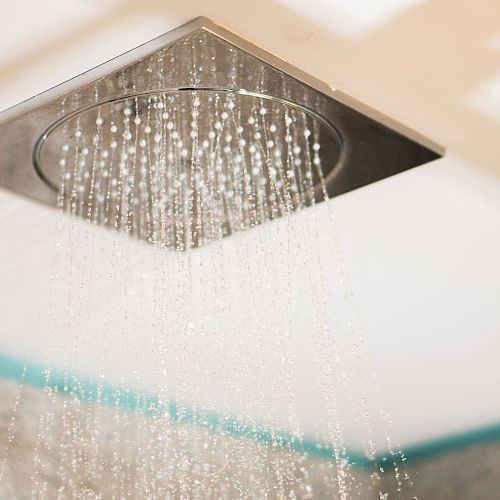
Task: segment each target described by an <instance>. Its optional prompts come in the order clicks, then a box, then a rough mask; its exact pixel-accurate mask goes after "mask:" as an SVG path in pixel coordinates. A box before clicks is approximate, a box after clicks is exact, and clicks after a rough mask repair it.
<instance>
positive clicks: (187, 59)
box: [0, 18, 442, 250]
mask: <svg viewBox="0 0 500 500" xmlns="http://www.w3.org/2000/svg"><path fill="white" fill-rule="evenodd" d="M0 150H1V151H2V158H1V160H0V185H1V186H3V187H6V188H8V189H11V190H12V191H15V192H17V193H20V194H23V195H26V196H29V197H31V198H34V199H36V200H39V201H42V202H45V203H49V204H52V205H59V207H60V208H65V209H66V210H68V211H69V212H70V213H72V214H74V215H78V216H81V217H83V218H85V219H87V220H88V221H89V222H96V223H101V224H104V225H108V226H111V227H115V228H116V229H125V230H127V231H128V232H130V233H131V234H133V235H135V236H137V237H139V238H141V239H146V240H149V241H154V242H160V243H162V244H163V245H165V246H168V247H173V248H176V249H181V250H182V249H185V248H187V247H192V246H199V245H201V244H203V243H204V242H208V241H212V240H214V239H218V238H219V237H221V236H225V235H228V234H231V233H233V232H235V231H239V230H242V229H246V228H248V227H252V226H255V225H258V224H261V223H263V222H265V221H267V220H272V219H274V218H276V217H281V216H283V215H286V214H289V213H291V212H293V211H295V210H297V209H299V208H303V207H307V206H310V205H313V204H315V203H318V202H321V201H323V200H324V199H325V198H328V197H333V196H335V195H338V194H342V193H345V192H347V191H350V190H353V189H356V188H359V187H361V186H364V185H366V184H369V183H371V182H375V181H377V180H380V179H383V178H385V177H388V176H391V175H394V174H397V173H399V172H401V171H404V170H407V169H409V168H412V167H415V166H418V165H421V164H423V163H426V162H429V161H431V160H434V159H436V158H438V157H439V156H440V155H441V153H442V150H441V148H440V147H439V146H437V145H435V144H433V143H431V142H430V141H428V140H426V139H424V138H422V137H420V136H418V135H417V134H415V133H414V132H412V131H409V130H406V129H404V128H403V127H402V126H400V125H398V124H395V123H391V122H390V121H388V120H387V119H386V118H384V117H382V116H380V115H378V114H377V113H375V112H373V111H371V110H369V109H368V108H366V107H363V106H361V105H360V104H359V103H357V102H355V101H353V100H352V99H350V98H349V97H348V96H346V95H344V94H342V93H341V92H339V91H337V90H333V89H332V88H330V87H328V86H327V85H325V84H323V83H321V82H319V81H317V80H315V79H314V78H312V77H310V76H309V75H306V74H304V73H303V72H301V71H300V70H298V69H296V68H294V67H292V66H290V65H289V64H288V63H286V62H284V61H282V60H280V59H278V58H277V57H275V56H272V55H271V54H269V53H267V52H265V51H264V50H262V49H260V48H258V47H256V46H255V45H253V44H251V43H249V42H248V41H246V40H243V39H242V38H240V37H239V36H237V35H235V34H233V33H231V32H229V31H227V30H226V29H224V28H222V27H220V26H218V25H216V24H214V23H213V22H211V21H210V20H208V19H206V18H197V19H195V20H194V21H192V22H190V23H188V24H186V25H184V26H182V27H180V28H177V29H176V30H173V31H172V32H170V33H167V34H166V35H163V36H161V37H159V38H157V39H155V40H152V41H151V42H148V43H146V44H144V45H142V46H140V47H138V48H136V49H134V50H132V51H130V52H127V53H126V54H123V55H122V56H119V57H117V58H115V59H113V60H111V61H109V62H107V63H104V64H103V65H101V66H99V67H97V68H94V69H93V70H90V71H88V72H87V73H84V74H82V75H80V76H78V77H76V78H73V79H72V80H69V81H67V82H66V83H63V84H61V85H59V86H57V87H55V88H53V89H51V90H48V91H47V92H44V93H43V94H40V95H38V96H36V97H34V98H32V99H29V100H28V101H25V102H24V103H21V104H19V105H17V106H15V107H13V108H11V109H9V110H7V111H4V112H3V113H2V114H1V115H0Z"/></svg>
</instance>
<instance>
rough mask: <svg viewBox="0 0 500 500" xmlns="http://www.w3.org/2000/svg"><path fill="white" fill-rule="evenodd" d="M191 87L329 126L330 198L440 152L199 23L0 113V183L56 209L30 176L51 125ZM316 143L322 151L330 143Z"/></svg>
mask: <svg viewBox="0 0 500 500" xmlns="http://www.w3.org/2000/svg"><path fill="white" fill-rule="evenodd" d="M193 43H203V44H206V45H209V46H210V47H211V50H212V52H213V53H214V54H215V55H214V57H213V63H211V64H212V66H211V68H210V70H208V68H201V67H196V65H195V64H193V54H192V45H193ZM193 87H194V88H214V89H225V90H236V91H238V92H247V93H255V94H259V95H265V96H270V97H272V98H275V99H278V100H279V99H283V100H285V101H287V102H289V103H293V104H294V105H296V106H299V107H303V108H306V109H308V110H310V113H311V114H313V115H318V116H320V117H321V120H323V121H324V122H327V123H329V124H331V125H332V127H333V128H334V129H335V130H336V131H338V135H339V136H340V137H341V138H342V154H341V155H340V157H339V158H332V159H331V161H330V171H332V169H333V167H335V175H332V176H330V177H329V182H328V185H327V190H328V196H330V197H331V196H335V195H338V194H342V193H345V192H347V191H350V190H353V189H356V188H359V187H361V186H364V185H366V184H369V183H372V182H375V181H377V180H380V179H383V178H385V177H388V176H391V175H394V174H397V173H399V172H402V171H404V170H407V169H409V168H412V167H415V166H418V165H421V164H423V163H426V162H429V161H431V160H434V159H436V158H438V157H440V155H441V154H442V149H441V148H440V147H439V146H437V145H435V144H433V143H432V142H430V141H428V140H426V139H424V138H422V137H419V136H418V134H416V133H414V132H411V131H409V130H406V129H404V127H402V126H399V125H397V124H394V123H390V120H388V119H386V118H384V117H382V116H379V115H377V113H376V112H373V111H372V110H369V109H367V108H364V107H363V106H362V105H360V104H359V103H356V102H354V101H353V100H351V99H349V97H348V96H346V95H344V94H342V93H341V92H339V91H335V90H332V89H331V88H330V87H328V86H327V85H325V84H323V83H321V82H319V81H317V80H315V79H314V78H312V77H310V76H308V75H306V74H304V73H303V72H301V71H300V70H298V69H297V68H294V67H292V66H290V65H289V64H288V63H286V62H284V61H282V60H280V59H278V58H276V57H275V56H272V55H271V54H269V53H267V52H265V51H264V50H263V49H261V48H259V47H256V46H255V45H253V44H251V43H250V42H248V41H246V40H244V39H242V38H241V37H239V36H237V35H235V34H233V33H231V32H229V31H227V30H226V29H224V28H222V27H220V26H218V25H216V24H214V23H213V22H212V21H210V20H208V19H206V18H197V19H195V20H194V21H192V22H190V23H188V24H186V25H184V26H182V27H180V28H178V29H176V30H173V31H171V32H169V33H167V34H165V35H163V36H161V37H158V38H156V39H155V40H152V41H151V42H148V43H146V44H144V45H142V46H140V47H137V48H135V49H133V50H131V51H130V52H127V53H125V54H123V55H121V56H119V57H117V58H115V59H113V60H111V61H109V62H107V63H105V64H102V65H101V66H99V67H96V68H94V69H92V70H90V71H88V72H86V73H84V74H82V75H80V76H77V77H75V78H73V79H71V80H69V81H67V82H65V83H63V84H61V85H59V86H57V87H54V88H52V89H50V90H48V91H47V92H44V93H42V94H40V95H38V96H36V97H33V98H32V99H29V100H27V101H25V102H23V103H21V104H19V105H17V106H14V107H13V108H10V109H9V110H7V111H4V112H3V113H2V114H1V115H0V151H2V156H1V159H0V185H1V186H3V187H5V188H7V189H10V190H12V191H14V192H17V193H19V194H22V195H25V196H28V197H30V198H33V199H36V200H39V201H42V202H45V203H49V204H52V205H54V204H55V202H56V193H55V192H54V189H53V188H51V186H50V183H48V182H44V181H43V180H42V177H41V176H40V175H39V174H38V173H37V172H36V170H35V168H34V165H33V156H34V146H35V144H37V142H39V141H42V142H43V137H44V135H45V134H46V133H47V130H49V129H50V128H51V127H52V126H53V124H54V123H55V122H57V121H58V120H61V119H62V118H63V117H64V116H66V115H68V114H70V113H75V112H77V111H78V110H81V109H84V108H87V107H89V106H94V105H96V103H101V102H109V101H112V100H117V99H120V98H125V97H126V96H130V95H136V94H144V93H151V92H160V91H173V90H176V89H183V88H193ZM323 140H324V141H326V143H325V144H322V149H323V151H325V150H327V149H328V141H331V137H328V136H324V137H322V138H321V141H323ZM35 157H36V154H35ZM327 160H328V159H327ZM337 160H338V161H337ZM324 163H325V161H324ZM327 163H328V161H327Z"/></svg>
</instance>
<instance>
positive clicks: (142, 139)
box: [33, 88, 343, 248]
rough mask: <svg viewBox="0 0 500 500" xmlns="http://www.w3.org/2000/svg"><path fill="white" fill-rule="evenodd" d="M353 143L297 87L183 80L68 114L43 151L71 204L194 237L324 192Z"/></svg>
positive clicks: (170, 239)
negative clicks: (280, 94)
mask: <svg viewBox="0 0 500 500" xmlns="http://www.w3.org/2000/svg"><path fill="white" fill-rule="evenodd" d="M342 153H343V144H342V138H341V136H340V134H339V133H338V131H337V130H336V128H335V127H334V126H333V125H332V124H331V123H329V122H328V121H327V120H325V119H324V118H323V117H321V116H320V115H318V114H317V113H316V112H314V111H312V110H310V109H308V108H306V107H303V106H299V105H297V104H294V103H292V102H290V101H287V100H286V99H282V98H277V97H272V96H269V95H264V94H258V93H254V92H247V91H245V90H231V89H218V88H217V89H215V88H179V89H173V90H164V91H155V92H148V93H143V94H136V95H130V96H126V97H120V98H117V99H112V100H108V101H105V102H100V103H96V104H92V105H90V106H87V107H84V108H81V109H77V110H75V111H73V112H71V113H69V114H67V115H66V116H63V117H62V118H61V119H60V120H58V121H57V122H55V123H54V124H52V125H51V126H50V127H49V128H48V129H47V130H46V131H45V132H44V134H43V135H42V136H41V137H40V138H39V140H38V141H37V143H36V145H35V148H34V151H33V163H34V166H35V168H36V170H37V172H38V174H39V175H40V177H41V178H42V179H43V180H44V182H46V183H47V184H48V185H49V186H51V187H52V189H54V190H56V191H58V192H59V196H58V202H59V204H60V207H61V208H66V210H68V211H70V212H71V213H73V214H74V215H79V216H81V217H83V218H85V219H86V220H87V221H89V222H97V223H103V224H105V225H110V226H113V227H115V228H117V229H118V228H125V229H126V230H127V231H129V232H132V233H134V234H137V235H138V236H139V237H140V238H143V239H147V240H149V241H158V240H161V241H165V242H166V243H165V245H166V246H170V247H173V246H175V247H176V248H177V245H179V246H180V247H182V248H186V247H192V246H199V245H200V244H203V242H206V241H212V240H214V239H219V237H220V236H225V235H227V234H232V233H233V232H235V231H239V230H241V229H245V228H247V227H253V226H255V225H258V224H261V223H262V222H265V221H268V220H273V219H275V218H277V217H281V216H283V215H287V214H290V213H292V212H294V211H295V210H298V209H300V208H303V207H307V206H310V205H313V204H315V203H316V202H318V201H322V200H324V199H325V198H327V197H328V186H329V184H330V183H331V182H332V179H333V178H334V176H335V174H336V173H337V171H338V166H339V165H340V163H341V158H342ZM180 240H182V241H183V242H184V240H186V241H187V242H186V243H182V244H181V243H179V241H180Z"/></svg>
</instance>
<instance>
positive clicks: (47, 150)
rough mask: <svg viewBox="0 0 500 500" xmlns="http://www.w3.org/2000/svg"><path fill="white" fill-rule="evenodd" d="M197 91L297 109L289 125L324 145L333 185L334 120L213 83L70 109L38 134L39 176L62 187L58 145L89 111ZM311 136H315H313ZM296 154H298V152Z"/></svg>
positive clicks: (337, 147) (339, 150)
mask: <svg viewBox="0 0 500 500" xmlns="http://www.w3.org/2000/svg"><path fill="white" fill-rule="evenodd" d="M193 92H194V93H196V94H198V95H199V96H200V97H201V96H205V97H206V98H207V99H209V98H210V97H212V98H213V97H214V96H217V95H219V96H222V95H226V96H231V95H233V96H235V97H239V98H240V99H242V98H247V99H248V102H250V100H251V101H252V104H253V105H255V104H256V103H259V101H262V102H270V103H274V105H275V106H281V107H282V108H283V110H286V109H288V110H290V111H293V112H294V114H295V115H296V116H295V119H294V121H292V122H291V123H290V125H289V127H290V126H291V125H292V124H293V127H292V128H297V126H299V127H302V128H303V133H304V135H305V137H304V138H305V139H306V141H307V140H309V142H310V143H311V145H312V144H319V145H320V149H321V150H322V153H321V170H322V172H321V175H322V177H323V181H324V183H325V184H326V185H329V184H330V183H331V182H332V180H333V177H334V175H335V174H336V173H337V171H338V168H339V166H340V164H341V163H342V162H341V159H342V156H343V153H344V151H343V140H342V136H341V134H340V132H339V131H338V130H337V128H336V127H335V125H333V124H332V123H330V122H329V121H328V120H326V119H325V118H324V117H323V116H321V115H320V114H319V113H317V112H316V111H314V110H312V109H310V108H308V107H306V106H302V105H300V104H296V103H294V102H292V101H289V100H287V99H284V98H281V97H276V96H272V95H268V94H261V93H258V92H250V91H246V90H243V89H236V90H235V89H225V88H213V87H179V88H176V89H165V90H157V91H153V92H145V93H140V94H131V95H127V96H121V97H118V98H116V99H109V100H106V101H102V102H98V103H94V104H91V105H88V106H85V107H83V108H80V109H76V110H74V111H72V112H70V113H67V114H66V115H64V116H62V117H61V118H60V119H59V120H57V121H55V122H54V123H53V124H52V125H50V126H49V127H48V128H47V129H46V130H45V131H44V133H43V134H42V135H41V136H40V137H39V138H38V140H37V141H36V143H35V145H34V148H33V165H34V168H35V170H36V172H37V174H38V176H39V177H40V178H41V179H42V181H43V182H44V183H46V184H47V185H48V186H50V187H51V188H52V189H53V190H54V191H58V189H59V184H60V182H59V181H60V179H59V171H60V165H59V162H58V161H55V162H54V160H56V159H58V158H59V156H60V149H59V148H58V146H60V147H62V146H63V145H64V144H61V139H64V137H63V136H64V132H63V129H64V128H65V127H70V124H71V123H72V122H73V124H75V123H76V122H77V121H79V120H81V119H82V118H83V117H84V116H85V115H86V114H89V115H92V114H96V113H97V112H99V111H100V112H101V114H102V115H104V116H105V115H106V114H107V112H109V111H110V110H111V111H112V112H115V111H116V109H117V107H118V108H120V107H121V106H120V105H121V104H122V105H124V106H126V104H127V103H131V102H132V103H133V102H135V103H138V102H139V101H143V100H144V99H146V100H147V101H148V102H149V100H150V99H154V98H155V97H156V98H160V96H163V97H169V96H170V97H172V96H175V95H176V94H179V95H183V94H189V95H191V94H192V93H193ZM247 99H245V100H247ZM246 107H248V106H246ZM142 109H144V108H142ZM233 109H234V108H233ZM259 109H260V108H259ZM259 114H260V113H259ZM300 115H302V119H299V124H297V116H300ZM239 116H241V115H239ZM264 116H265V115H264ZM249 119H251V117H249ZM103 120H104V118H103ZM285 120H286V117H285ZM91 121H92V120H91ZM87 122H88V120H82V123H81V125H80V128H81V131H80V132H81V135H79V137H75V136H74V135H72V134H71V132H70V131H68V132H67V134H68V135H67V137H66V139H70V140H74V139H78V138H81V137H83V136H84V135H85V133H87V135H88V130H87V131H86V130H85V127H86V125H87ZM307 124H310V125H312V128H313V129H315V131H316V134H317V136H316V137H315V139H314V143H313V140H312V137H311V136H312V131H311V130H310V128H308V126H307ZM244 125H246V124H244ZM90 126H91V127H92V126H93V128H95V124H92V123H91V124H90ZM269 126H270V127H271V131H273V130H275V129H274V127H273V124H272V123H270V124H269ZM275 126H276V125H275ZM285 126H286V121H285ZM58 132H59V137H56V135H58V134H57V133H58ZM61 132H62V134H61ZM309 132H310V133H311V134H310V135H309V136H308V135H307V134H308V133H309ZM274 133H275V132H274ZM77 135H78V134H77ZM310 137H311V139H309V138H310ZM285 139H286V135H285ZM51 141H53V144H51ZM82 142H83V141H82ZM273 142H276V141H273ZM316 147H317V146H316ZM296 151H297V150H296ZM318 151H319V150H317V151H314V150H313V153H312V156H316V157H318V156H319V155H315V154H314V153H317V152H318ZM294 154H295V155H296V154H297V153H294ZM45 156H46V158H45ZM59 160H60V159H59ZM312 161H313V162H314V158H313V159H312ZM316 167H317V165H316ZM316 169H317V168H316ZM316 175H317V176H318V179H317V181H318V182H316V189H322V188H321V186H319V184H320V183H321V181H320V180H319V177H320V175H319V174H316Z"/></svg>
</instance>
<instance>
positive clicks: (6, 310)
mask: <svg viewBox="0 0 500 500" xmlns="http://www.w3.org/2000/svg"><path fill="white" fill-rule="evenodd" d="M199 15H205V16H207V17H209V18H211V19H213V20H214V21H216V22H218V23H220V24H221V25H223V26H225V27H227V28H229V29H230V30H233V31H235V32H237V33H238V34H240V35H242V36H243V37H246V38H248V39H249V40H251V41H252V42H254V43H256V44H258V45H260V46H261V47H263V48H265V49H267V50H268V51H270V52H272V53H274V54H275V55H277V56H279V57H281V58H283V59H285V60H287V61H288V62H290V63H291V64H293V65H295V66H297V67H299V68H301V69H303V70H305V71H307V72H308V73H310V74H312V75H314V76H315V77H317V78H319V79H321V80H323V81H324V82H326V83H327V84H329V85H330V86H332V87H333V88H338V89H340V90H342V91H343V92H345V93H347V94H349V95H351V96H352V97H354V98H356V99H358V100H360V101H361V102H363V103H365V104H367V105H368V106H370V107H372V108H374V109H376V110H377V111H380V112H382V113H383V114H385V115H387V116H389V117H391V118H392V119H394V120H396V121H398V122H401V123H402V124H404V125H405V126H408V127H410V128H411V129H414V130H416V131H418V132H419V133H421V134H423V135H424V136H427V137H429V138H430V139H432V140H433V141H435V142H436V143H438V144H441V145H442V146H444V147H445V149H446V155H445V157H444V158H443V159H440V160H438V161H435V162H432V163H430V164H428V165H425V166H422V167H418V168H416V169H413V170H411V171H408V172H405V173H403V174H400V175H397V176H395V177H392V178H388V179H385V180H384V181H381V182H378V183H376V184H373V185H370V186H367V187H364V188H362V189H359V190H357V191H355V192H352V193H349V194H346V195H343V196H340V197H338V198H336V199H334V200H333V201H332V202H331V203H330V205H331V206H332V209H333V211H334V213H335V215H336V217H335V224H336V226H335V228H336V230H337V233H338V236H339V239H340V241H341V245H342V248H343V254H344V264H343V265H344V266H345V271H346V274H347V275H348V276H349V280H350V286H351V288H352V290H353V291H354V294H355V301H356V304H357V308H358V309H359V311H360V317H361V318H362V321H363V329H364V331H365V333H366V336H367V338H368V345H369V350H370V352H371V357H372V358H373V362H374V365H375V367H376V371H377V375H378V382H379V384H380V386H381V388H382V393H383V399H384V407H385V408H386V409H387V410H388V411H389V413H390V414H391V415H392V417H393V424H392V425H393V428H392V431H391V432H392V433H393V435H394V436H395V438H396V439H397V440H398V441H400V442H401V443H402V444H403V446H405V445H414V444H417V443H422V442H426V441H429V440H432V439H435V438H438V437H442V436H447V435H450V434H454V433H464V432H467V431H469V430H471V429H475V428H478V427H481V426H484V425H490V424H493V423H496V422H499V421H500V400H499V398H498V394H497V388H498V386H499V383H500V371H499V370H498V367H497V366H498V354H497V353H498V349H499V348H500V335H499V333H500V307H498V304H499V303H500V265H499V264H498V255H500V231H499V229H500V148H499V147H498V137H500V6H496V5H495V4H494V3H493V2H490V1H487V0H478V1H476V2H474V3H473V4H472V3H470V4H468V5H467V4H466V3H465V2H460V3H458V4H457V2H456V1H453V0H429V1H418V0H377V2H371V1H369V0H364V1H358V2H356V3H353V2H347V1H345V0H328V1H326V0H310V1H309V2H307V3H305V2H300V1H299V0H290V1H288V2H285V1H284V0H283V1H274V2H273V1H270V0H255V1H254V2H252V7H251V8H248V6H247V5H245V6H243V5H242V4H241V3H238V2H231V1H226V0H220V1H201V0H200V1H190V0H186V1H184V2H171V1H164V0H162V1H160V0H143V1H141V2H135V1H132V0H130V1H120V2H118V1H110V0H100V1H97V0H64V1H63V0H57V1H56V0H50V1H49V0H47V1H45V2H35V1H34V0H17V1H16V2H9V9H8V12H6V13H5V17H4V27H3V30H2V32H1V33H0V40H1V43H0V74H1V75H2V77H1V78H0V108H1V109H5V108H7V107H9V106H11V105H14V104H16V103H18V102H20V101H22V100H24V99H26V98H29V97H31V96H33V95H35V94H37V93H39V92H42V91H44V90H46V89H47V88H50V87H52V86H54V85H57V84H58V83H60V82H62V81H64V80H66V79H68V78H70V77H72V76H75V75H77V74H79V73H81V72H83V71H85V70H87V69H89V68H91V67H94V66H96V65H98V64H99V63H101V62H103V61H106V60H109V59H111V58H112V57H114V56H116V55H118V54H120V53H122V52H125V51H126V50H129V49H131V48H133V47H135V46H137V45H139V44H141V43H144V42H146V41H148V40H150V39H152V38H154V37H155V36H158V35H160V34H162V33H164V32H166V31H169V30H170V29H173V28H175V27H177V26H179V25H180V24H183V23H184V22H187V21H189V20H191V19H192V18H194V17H196V16H199ZM53 220H54V212H53V211H52V210H50V209H46V208H45V207H41V206H39V205H38V204H36V203H34V202H32V201H29V200H25V199H21V198H19V197H17V196H15V195H13V194H11V193H8V192H6V191H2V192H0V232H1V234H2V239H1V242H2V244H1V245H0V258H1V262H2V265H1V267H0V269H1V275H2V279H1V280H0V317H2V323H1V325H0V352H4V353H7V354H9V355H13V356H16V357H19V358H23V359H24V358H25V357H27V356H28V354H29V356H31V357H34V358H36V357H37V347H36V345H37V344H36V342H35V347H34V348H32V352H30V353H28V351H29V350H30V347H29V345H28V344H29V343H30V340H29V339H32V335H33V329H35V326H36V325H37V324H38V323H37V321H38V320H39V303H40V297H41V296H42V295H43V290H44V286H45V283H46V281H47V277H48V274H49V270H50V268H49V265H48V264H47V262H48V261H50V256H51V251H52V250H51V249H52V239H51V238H52V236H50V235H51V234H53V232H54V222H53ZM321 221H323V222H322V224H326V223H327V221H326V219H325V220H323V219H321V220H320V222H321ZM320 227H323V230H324V234H325V235H326V234H330V233H329V232H328V230H327V229H326V226H325V225H323V226H320ZM265 231H266V230H264V233H265ZM249 238H250V237H249ZM239 244H241V243H232V242H231V241H230V242H228V243H227V244H226V246H225V249H224V252H226V254H227V255H234V252H237V248H238V245H239ZM318 244H319V247H318V252H319V255H321V256H322V258H324V259H325V261H327V262H328V259H330V260H331V257H329V252H331V248H330V246H329V242H328V239H327V237H326V236H322V237H320V238H319V239H318ZM141 252H143V250H142V249H141V250H140V251H139V250H138V253H137V256H136V258H137V259H138V261H139V260H140V257H141V255H142V254H141ZM142 256H143V255H142ZM228 269H230V267H229V268H228ZM145 272H146V271H145ZM325 272H327V271H325ZM299 275H300V273H299ZM299 275H297V278H296V279H297V286H299V285H300V281H299V280H300V276H299ZM327 278H328V281H329V282H331V283H332V284H335V283H336V277H334V276H333V273H332V272H330V274H327ZM268 310H269V314H271V310H270V309H268ZM55 335H56V337H54V338H55V339H58V338H59V337H57V335H58V333H57V332H56V334H55ZM60 335H61V338H62V337H63V336H64V334H63V333H62V332H61V333H60ZM39 341H40V344H39V347H38V352H40V350H41V349H42V348H43V345H44V342H45V341H44V339H43V338H40V339H39ZM91 344H92V342H91V341H88V345H89V349H91V347H92V346H91ZM89 352H91V351H89ZM133 356H134V351H133V350H132V352H131V353H130V359H132V358H133ZM82 366H84V363H83V364H82ZM364 369H366V370H369V368H368V366H365V367H364ZM303 375H304V377H306V378H307V376H308V375H307V370H305V371H304V373H303ZM144 383H145V385H146V386H147V387H148V388H151V386H154V377H152V378H151V380H150V381H149V382H148V381H144ZM221 398H222V396H221ZM306 399H307V398H306ZM306 399H305V400H306ZM352 432H353V433H355V427H354V428H353V430H352Z"/></svg>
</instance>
